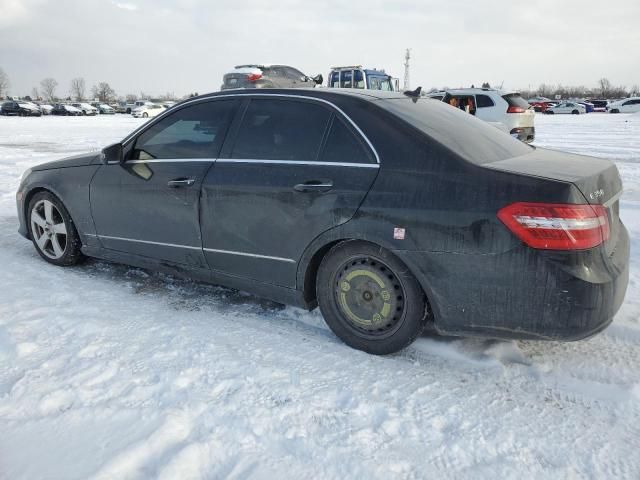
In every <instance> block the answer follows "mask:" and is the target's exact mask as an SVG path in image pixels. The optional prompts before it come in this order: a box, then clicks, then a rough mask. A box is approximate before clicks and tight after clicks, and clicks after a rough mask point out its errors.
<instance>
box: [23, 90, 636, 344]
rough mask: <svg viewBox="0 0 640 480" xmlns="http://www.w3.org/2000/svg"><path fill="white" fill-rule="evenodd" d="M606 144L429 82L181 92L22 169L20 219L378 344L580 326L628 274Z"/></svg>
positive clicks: (615, 295) (551, 335) (552, 333)
mask: <svg viewBox="0 0 640 480" xmlns="http://www.w3.org/2000/svg"><path fill="white" fill-rule="evenodd" d="M621 190H622V184H621V181H620V177H619V175H618V171H617V169H616V167H615V165H614V164H613V163H611V162H609V161H607V160H601V159H596V158H591V157H584V156H578V155H573V154H569V153H561V152H554V151H548V150H544V149H536V148H533V147H531V146H529V145H526V144H524V143H522V142H520V141H518V140H516V139H514V138H512V137H511V136H509V135H508V134H505V133H503V132H500V131H499V130H498V129H496V128H494V127H492V126H491V125H488V124H486V123H484V122H482V121H480V120H478V119H476V118H474V117H473V116H471V115H467V114H465V113H464V112H462V111H460V110H458V109H455V108H451V107H450V106H448V105H446V104H444V103H441V102H434V101H432V100H429V99H427V98H422V99H420V98H411V97H410V96H406V95H402V94H398V93H389V92H373V91H369V92H357V91H353V90H351V91H339V90H330V91H326V90H300V89H295V90H263V91H259V92H257V91H256V90H243V91H232V92H230V91H226V92H220V93H215V94H210V95H204V96H200V97H196V98H193V99H189V100H188V101H185V102H183V103H181V104H178V105H176V106H175V107H173V108H171V109H170V110H166V111H165V112H164V113H163V114H162V115H160V116H158V117H157V118H155V119H152V120H150V121H149V122H147V123H145V124H144V125H142V126H141V127H140V128H138V129H137V130H136V131H134V132H132V133H131V134H130V135H128V136H127V137H126V138H125V139H123V140H122V142H119V143H117V144H115V145H111V146H109V147H107V148H105V149H104V150H103V151H102V152H101V153H90V154H86V155H79V156H75V157H71V158H68V159H66V160H60V161H56V162H51V163H46V164H43V165H39V166H37V167H34V168H33V169H31V170H29V171H27V172H26V173H25V175H24V177H23V180H22V182H21V184H20V187H19V191H18V193H17V201H18V215H19V219H20V233H21V234H22V235H24V236H25V237H27V238H30V239H31V240H32V241H33V244H34V245H35V248H36V250H37V252H38V253H39V254H40V256H41V257H42V258H43V259H44V260H46V261H47V262H50V263H52V264H54V265H60V266H66V265H73V264H76V263H78V262H79V261H80V260H82V258H83V257H84V256H91V257H98V258H102V259H107V260H111V261H115V262H122V263H126V264H130V265H136V266H140V267H146V268H152V269H158V270H163V271H166V272H169V273H173V274H178V275H186V276H191V277H194V278H198V279H201V280H205V281H209V282H213V283H217V284H223V285H227V286H229V287H233V288H238V289H243V290H246V291H249V292H253V293H254V294H256V295H259V296H263V297H267V298H270V299H272V300H275V301H278V302H282V303H288V304H293V305H297V306H300V307H304V308H307V309H313V308H314V307H316V305H318V304H319V306H320V309H321V311H322V313H323V315H324V318H325V319H326V321H327V323H328V325H329V326H330V328H331V329H332V330H333V332H335V333H336V335H337V336H339V337H340V338H341V339H342V340H344V341H345V342H346V343H347V344H349V345H351V346H353V347H355V348H358V349H362V350H365V351H367V352H371V353H376V354H386V353H391V352H396V351H398V350H400V349H402V348H403V347H405V346H407V345H408V344H410V343H411V342H412V341H413V340H414V339H415V338H416V337H417V336H418V335H419V334H420V333H421V332H422V331H423V329H424V328H425V326H426V325H427V324H429V323H432V324H433V326H434V327H435V329H436V330H437V331H439V332H441V333H446V334H450V335H479V336H488V337H502V338H529V339H562V340H575V339H580V338H584V337H587V336H590V335H593V334H595V333H597V332H599V331H600V330H602V329H603V328H605V327H606V326H607V325H608V324H609V323H610V322H611V320H612V319H613V316H614V314H615V313H616V311H617V310H618V308H619V307H620V305H621V303H622V301H623V298H624V294H625V290H626V286H627V282H628V273H629V270H628V261H629V236H628V234H627V231H626V229H625V227H624V225H623V224H622V222H621V220H620V218H619V215H618V208H619V207H618V200H619V196H620V193H621Z"/></svg>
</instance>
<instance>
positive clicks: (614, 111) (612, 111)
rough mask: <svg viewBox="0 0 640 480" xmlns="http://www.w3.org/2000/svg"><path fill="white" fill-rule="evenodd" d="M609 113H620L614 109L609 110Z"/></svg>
mask: <svg viewBox="0 0 640 480" xmlns="http://www.w3.org/2000/svg"><path fill="white" fill-rule="evenodd" d="M611 113H620V110H618V109H617V108H614V109H613V110H611Z"/></svg>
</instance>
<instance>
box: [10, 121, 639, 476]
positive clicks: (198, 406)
mask: <svg viewBox="0 0 640 480" xmlns="http://www.w3.org/2000/svg"><path fill="white" fill-rule="evenodd" d="M536 120H537V130H538V140H537V142H536V143H537V145H539V146H546V147H552V148H556V149H561V150H567V151H573V152H578V153H585V154H591V155H596V156H602V157H606V158H611V159H614V160H615V161H616V162H617V164H618V167H619V169H620V172H621V175H622V177H623V181H624V184H625V193H624V196H623V200H622V208H621V215H622V218H623V220H624V221H625V222H626V224H627V227H628V228H629V230H630V233H631V236H632V266H631V280H630V285H629V290H628V293H627V298H626V301H625V304H624V305H623V307H622V309H621V311H620V312H619V314H618V315H617V317H616V320H615V322H614V323H613V324H612V325H611V326H610V327H609V328H608V329H607V330H606V331H605V332H603V333H602V334H600V335H598V336H596V337H594V338H592V339H590V340H588V341H581V342H576V343H555V342H549V343H546V342H499V341H486V340H476V339H452V338H429V337H423V338H420V339H419V340H418V341H417V342H416V343H415V344H414V345H413V346H411V347H410V348H408V349H407V350H406V351H404V352H402V353H401V354H398V355H395V356H390V357H384V358H379V357H374V356H371V355H367V354H365V353H361V352H358V351H355V350H351V349H349V348H348V347H346V346H344V345H343V344H342V343H340V342H339V341H338V340H337V339H336V338H335V337H334V336H333V335H332V334H331V332H330V331H329V330H328V329H327V327H326V326H325V325H324V323H323V321H322V318H321V317H320V315H319V314H318V313H317V312H313V313H306V312H304V311H302V310H298V309H295V308H292V307H287V308H282V307H280V306H278V305H275V304H272V303H270V302H267V301H264V300H260V299H258V298H255V297H252V296H249V295H246V294H242V293H238V292H235V291H231V290H228V289H224V288H220V287H214V286H209V285H204V284H200V283H196V282H190V281H185V280H179V279H174V278H171V277H167V276H164V275H159V274H155V273H151V272H146V271H143V270H139V269H133V268H128V267H123V266H116V265H111V264H107V263H104V262H97V261H90V262H89V263H87V264H85V265H83V266H80V267H77V268H70V269H60V268H56V267H53V266H50V265H48V264H46V263H45V262H43V261H42V260H41V259H40V258H39V257H38V255H37V254H36V252H35V250H34V249H33V247H32V245H31V244H30V243H29V242H27V241H26V240H24V239H23V238H21V237H20V236H19V235H18V234H17V232H16V228H17V220H16V216H15V215H16V214H15V206H14V194H15V191H16V188H17V186H18V182H19V178H20V175H21V173H22V171H23V170H25V169H26V168H28V167H29V166H31V165H34V164H37V163H40V162H43V161H47V160H53V159H57V158H61V157H64V156H66V155H69V154H73V153H76V152H81V151H85V150H88V149H92V148H99V147H101V146H104V145H106V144H108V143H110V142H112V141H116V140H119V139H120V138H122V137H123V136H124V135H125V134H126V133H127V132H129V131H130V130H132V129H133V128H134V127H135V126H137V125H139V124H140V123H141V122H142V120H138V119H133V118H130V117H124V116H115V117H97V118H57V117H44V118H4V117H0V478H1V479H3V480H4V479H7V480H9V479H10V480H20V479H29V480H33V479H41V478H42V479H45V478H46V479H65V480H66V479H76V478H96V479H128V478H161V479H191V478H210V479H214V478H215V479H217V478H265V479H273V478H323V479H332V478H335V479H338V478H339V479H342V478H367V479H369V478H385V479H388V478H469V479H482V478H492V479H496V478H500V479H504V478H544V479H567V478H598V479H604V478H606V479H612V478H628V479H637V478H640V454H639V451H640V253H639V252H640V116H638V115H634V116H631V115H607V114H589V115H581V116H579V117H578V116H571V115H568V116H555V117H552V116H549V117H547V116H538V117H537V119H536Z"/></svg>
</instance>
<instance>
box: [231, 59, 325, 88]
mask: <svg viewBox="0 0 640 480" xmlns="http://www.w3.org/2000/svg"><path fill="white" fill-rule="evenodd" d="M319 84H322V75H316V76H315V77H313V78H311V77H308V76H307V75H305V74H304V73H302V72H301V71H300V70H298V69H296V68H293V67H290V66H288V65H253V64H250V65H238V66H236V67H235V68H234V70H233V71H232V72H229V73H227V74H225V75H224V76H223V78H222V86H221V87H220V90H229V89H232V88H313V87H315V86H316V85H319Z"/></svg>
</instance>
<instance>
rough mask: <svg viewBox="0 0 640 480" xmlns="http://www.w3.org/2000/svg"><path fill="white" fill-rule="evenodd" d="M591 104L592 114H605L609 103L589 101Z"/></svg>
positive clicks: (605, 101)
mask: <svg viewBox="0 0 640 480" xmlns="http://www.w3.org/2000/svg"><path fill="white" fill-rule="evenodd" d="M589 102H591V103H592V104H593V111H594V112H606V111H607V110H608V109H609V102H608V101H607V100H589Z"/></svg>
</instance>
